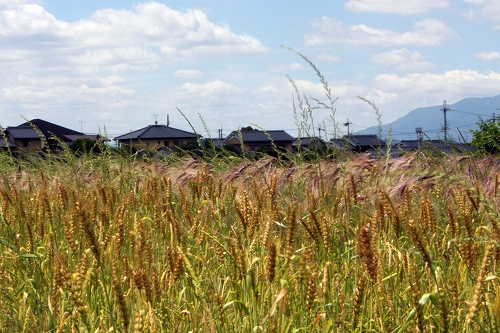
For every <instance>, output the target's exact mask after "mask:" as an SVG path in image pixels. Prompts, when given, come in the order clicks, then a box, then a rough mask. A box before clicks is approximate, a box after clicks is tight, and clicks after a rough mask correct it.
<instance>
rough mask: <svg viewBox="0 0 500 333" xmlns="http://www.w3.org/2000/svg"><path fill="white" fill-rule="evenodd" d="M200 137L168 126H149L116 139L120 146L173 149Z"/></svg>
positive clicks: (195, 140) (156, 124)
mask: <svg viewBox="0 0 500 333" xmlns="http://www.w3.org/2000/svg"><path fill="white" fill-rule="evenodd" d="M198 139H200V135H198V134H195V133H191V132H187V131H183V130H180V129H176V128H173V127H170V126H169V125H168V124H167V125H158V123H155V125H149V126H146V127H144V128H141V129H138V130H136V131H133V132H130V133H128V134H123V135H120V136H117V137H115V138H114V140H115V141H116V142H118V144H120V145H131V146H136V147H138V148H148V147H149V148H162V149H163V147H165V148H171V149H175V147H177V146H180V145H183V144H187V143H190V142H197V141H198Z"/></svg>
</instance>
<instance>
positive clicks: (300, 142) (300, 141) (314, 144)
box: [292, 137, 329, 151]
mask: <svg viewBox="0 0 500 333" xmlns="http://www.w3.org/2000/svg"><path fill="white" fill-rule="evenodd" d="M328 146H329V144H328V143H327V142H326V141H325V140H323V139H321V138H317V137H312V138H311V137H301V138H297V139H295V140H294V141H293V143H292V148H293V151H298V150H299V147H300V149H311V148H312V149H314V148H316V149H321V148H327V147H328Z"/></svg>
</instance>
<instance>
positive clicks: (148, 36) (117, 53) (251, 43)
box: [0, 2, 267, 65]
mask: <svg viewBox="0 0 500 333" xmlns="http://www.w3.org/2000/svg"><path fill="white" fill-rule="evenodd" d="M0 34H1V35H2V36H3V40H4V42H6V43H5V44H4V45H8V46H9V50H11V49H12V48H13V47H15V48H16V49H22V50H24V51H25V52H28V53H29V52H32V53H35V52H40V51H39V50H34V49H33V48H34V46H35V45H36V46H40V43H42V42H43V41H47V40H49V41H50V43H51V44H50V45H47V46H46V51H47V52H50V51H52V52H53V53H54V54H58V55H61V52H64V53H63V54H69V55H71V56H73V57H78V56H81V57H82V60H85V61H86V62H87V63H88V62H89V61H92V60H95V61H96V65H99V64H100V63H102V62H103V61H107V62H112V61H113V59H115V60H116V61H117V62H120V61H121V60H123V56H124V55H123V53H122V52H125V53H126V54H125V56H127V57H132V58H134V57H135V59H136V60H135V61H138V62H140V61H141V60H140V59H143V60H144V61H147V62H153V63H161V62H172V61H176V60H187V59H193V58H200V57H213V56H220V55H229V54H231V55H248V54H261V53H265V52H267V49H266V48H265V47H264V46H263V45H262V44H261V42H260V41H259V40H258V39H256V38H254V37H252V36H249V35H239V34H236V33H235V32H233V31H232V30H231V29H230V27H229V26H228V25H218V24H215V23H213V22H211V21H210V20H209V19H208V17H207V15H206V14H205V13H203V12H202V11H200V10H187V11H185V12H180V11H176V10H173V9H171V8H169V7H167V6H165V5H163V4H160V3H157V2H147V3H142V4H138V5H136V6H135V8H134V10H131V11H127V10H115V9H103V10H99V11H97V12H95V13H94V14H93V15H92V16H91V17H90V18H88V19H81V20H78V21H76V22H74V23H68V22H63V21H60V20H57V19H56V18H55V17H54V16H53V15H51V14H50V13H48V12H46V11H45V9H44V8H43V7H41V6H40V5H38V4H26V5H18V6H10V7H8V8H6V9H3V10H2V11H0ZM27 36H28V37H29V36H36V38H33V39H32V40H33V41H38V42H37V44H35V45H33V44H31V43H19V40H20V39H21V40H22V38H27ZM40 40H41V41H40ZM16 41H17V44H16ZM49 46H50V48H49ZM0 49H1V46H0ZM99 54H101V55H102V56H103V57H104V59H101V58H100V57H99ZM132 58H129V59H128V60H132V61H134V59H132Z"/></svg>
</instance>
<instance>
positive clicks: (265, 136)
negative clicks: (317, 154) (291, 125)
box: [225, 130, 294, 143]
mask: <svg viewBox="0 0 500 333" xmlns="http://www.w3.org/2000/svg"><path fill="white" fill-rule="evenodd" d="M239 137H240V136H239V132H238V131H233V132H231V133H230V134H229V135H228V136H227V137H226V140H225V141H226V142H227V141H228V140H230V139H232V138H238V139H239ZM241 137H242V138H243V142H245V143H251V142H271V140H272V141H275V142H283V141H289V142H292V141H294V138H293V137H292V136H291V135H290V134H288V133H287V132H285V131H283V130H275V131H256V130H254V131H241Z"/></svg>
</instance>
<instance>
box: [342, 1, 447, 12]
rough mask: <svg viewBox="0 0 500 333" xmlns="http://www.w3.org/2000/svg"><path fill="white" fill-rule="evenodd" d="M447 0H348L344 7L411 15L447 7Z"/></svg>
mask: <svg viewBox="0 0 500 333" xmlns="http://www.w3.org/2000/svg"><path fill="white" fill-rule="evenodd" d="M449 6H450V4H449V3H448V1H447V0H404V1H401V0H348V1H347V2H346V3H345V7H346V8H347V9H348V10H351V11H354V12H376V13H385V14H399V15H412V14H421V13H425V12H428V11H430V10H433V9H441V8H448V7H449Z"/></svg>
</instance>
